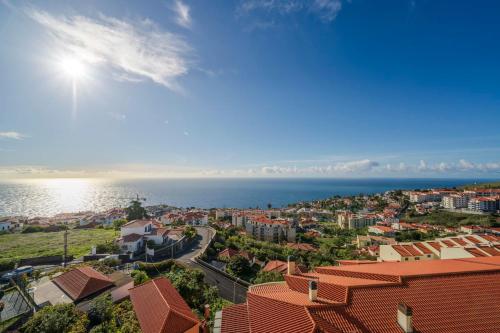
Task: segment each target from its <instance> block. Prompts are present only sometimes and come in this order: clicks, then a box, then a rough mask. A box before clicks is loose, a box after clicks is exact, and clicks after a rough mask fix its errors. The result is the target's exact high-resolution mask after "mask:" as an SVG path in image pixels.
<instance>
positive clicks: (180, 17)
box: [172, 0, 192, 29]
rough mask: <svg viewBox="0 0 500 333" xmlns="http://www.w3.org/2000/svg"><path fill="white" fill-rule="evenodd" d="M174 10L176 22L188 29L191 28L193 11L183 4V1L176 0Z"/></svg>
mask: <svg viewBox="0 0 500 333" xmlns="http://www.w3.org/2000/svg"><path fill="white" fill-rule="evenodd" d="M172 10H173V11H174V12H175V14H176V15H177V16H176V18H175V22H177V24H178V25H180V26H181V27H184V28H188V29H189V28H191V24H192V21H191V14H190V11H191V9H190V8H189V6H188V5H186V4H185V3H183V2H182V1H181V0H176V1H175V2H174V4H173V6H172Z"/></svg>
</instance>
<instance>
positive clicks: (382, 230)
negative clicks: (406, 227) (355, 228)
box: [368, 225, 394, 237]
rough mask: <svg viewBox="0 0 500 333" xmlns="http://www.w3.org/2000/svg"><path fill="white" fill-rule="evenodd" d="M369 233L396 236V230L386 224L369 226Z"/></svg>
mask: <svg viewBox="0 0 500 333" xmlns="http://www.w3.org/2000/svg"><path fill="white" fill-rule="evenodd" d="M368 233H370V234H375V235H382V236H387V237H391V236H394V230H393V229H392V228H391V227H386V226H384V225H372V226H369V227H368Z"/></svg>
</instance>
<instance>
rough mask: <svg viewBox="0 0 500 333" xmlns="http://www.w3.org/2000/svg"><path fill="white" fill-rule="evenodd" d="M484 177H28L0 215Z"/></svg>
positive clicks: (194, 203)
mask: <svg viewBox="0 0 500 333" xmlns="http://www.w3.org/2000/svg"><path fill="white" fill-rule="evenodd" d="M485 181H489V180H488V179H395V178H391V179H317V178H314V179H311V178H308V179H295V178H294V179H290V178H287V179H267V178H260V179H214V178H211V179H140V180H138V179H135V180H104V179H83V178H78V179H35V180H33V179H31V180H1V181H0V216H12V215H24V216H28V217H34V216H52V215H55V214H58V213H63V212H78V211H87V210H91V211H96V212H97V211H103V210H106V209H109V208H112V207H125V206H126V205H127V204H128V202H129V201H130V200H131V199H132V198H134V197H135V196H136V195H139V196H140V197H144V198H146V202H145V205H156V204H168V205H172V206H177V207H199V208H213V207H220V208H222V207H234V208H249V207H266V206H267V204H268V203H271V204H272V206H273V207H282V206H286V205H288V204H289V203H294V202H298V201H305V200H315V199H323V198H328V197H331V196H333V195H341V196H345V195H356V194H360V193H364V194H369V193H381V192H384V191H387V190H393V189H418V188H422V189H423V188H438V187H453V186H459V185H464V184H471V183H474V182H485Z"/></svg>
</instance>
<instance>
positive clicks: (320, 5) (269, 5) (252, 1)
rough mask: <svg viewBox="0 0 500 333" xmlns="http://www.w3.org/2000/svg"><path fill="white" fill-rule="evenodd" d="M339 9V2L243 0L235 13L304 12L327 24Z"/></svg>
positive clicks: (327, 0) (340, 3)
mask: <svg viewBox="0 0 500 333" xmlns="http://www.w3.org/2000/svg"><path fill="white" fill-rule="evenodd" d="M341 9H342V1H341V0H245V1H242V2H241V4H240V6H239V7H238V8H237V12H238V13H239V14H240V15H247V14H249V13H252V12H257V11H261V12H265V13H273V12H274V13H278V14H280V15H287V14H291V13H297V12H301V11H306V12H310V13H312V14H314V15H316V16H318V17H319V18H320V19H321V20H322V21H323V22H326V23H329V22H332V21H333V20H335V18H336V17H337V15H338V13H339V12H340V10H341Z"/></svg>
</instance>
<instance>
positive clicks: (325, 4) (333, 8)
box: [310, 0, 342, 22]
mask: <svg viewBox="0 0 500 333" xmlns="http://www.w3.org/2000/svg"><path fill="white" fill-rule="evenodd" d="M341 9H342V2H341V1H340V0H314V1H313V3H312V4H311V7H310V10H311V11H312V12H314V13H315V14H317V15H318V16H319V17H320V18H321V20H323V21H324V22H331V21H333V20H335V18H336V17H337V15H338V13H339V12H340V10H341Z"/></svg>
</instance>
